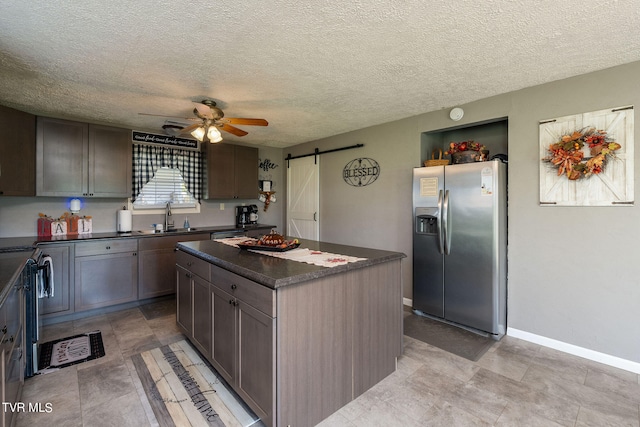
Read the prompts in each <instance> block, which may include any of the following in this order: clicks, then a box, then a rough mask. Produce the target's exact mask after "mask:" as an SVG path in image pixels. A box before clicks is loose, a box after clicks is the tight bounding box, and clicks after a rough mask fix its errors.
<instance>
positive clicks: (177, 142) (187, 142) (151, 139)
mask: <svg viewBox="0 0 640 427" xmlns="http://www.w3.org/2000/svg"><path fill="white" fill-rule="evenodd" d="M131 139H132V140H133V142H144V143H149V144H160V145H168V146H171V147H180V148H198V141H196V140H194V139H187V138H177V137H175V136H169V135H160V134H156V133H149V132H139V131H137V130H134V131H132V136H131Z"/></svg>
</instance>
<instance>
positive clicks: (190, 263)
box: [176, 251, 211, 281]
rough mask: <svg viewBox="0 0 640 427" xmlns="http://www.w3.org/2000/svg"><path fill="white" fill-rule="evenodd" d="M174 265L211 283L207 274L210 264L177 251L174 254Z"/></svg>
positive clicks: (208, 273) (209, 275)
mask: <svg viewBox="0 0 640 427" xmlns="http://www.w3.org/2000/svg"><path fill="white" fill-rule="evenodd" d="M176 263H177V264H178V265H179V266H181V267H183V268H185V269H187V270H189V271H190V272H192V273H194V274H197V275H198V276H200V277H202V278H203V279H205V280H206V281H211V274H210V272H209V267H210V266H211V264H209V263H208V262H206V261H204V260H201V259H200V258H198V257H195V256H193V255H190V254H188V253H185V252H182V251H178V252H177V254H176Z"/></svg>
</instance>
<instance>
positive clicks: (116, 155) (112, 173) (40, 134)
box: [36, 117, 132, 197]
mask: <svg viewBox="0 0 640 427" xmlns="http://www.w3.org/2000/svg"><path fill="white" fill-rule="evenodd" d="M36 141H37V156H36V164H37V168H36V171H37V173H36V195H38V196H85V197H129V196H130V195H131V169H132V166H131V156H132V151H131V136H130V131H129V130H127V129H120V128H114V127H109V126H100V125H93V124H87V123H80V122H73V121H69V120H60V119H53V118H49V117H38V125H37V137H36Z"/></svg>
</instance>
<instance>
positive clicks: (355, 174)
mask: <svg viewBox="0 0 640 427" xmlns="http://www.w3.org/2000/svg"><path fill="white" fill-rule="evenodd" d="M379 176H380V165H379V164H378V162H376V161H375V160H373V159H369V158H367V157H362V158H360V159H353V160H351V161H350V162H349V163H347V164H346V166H345V167H344V169H343V171H342V177H343V178H344V181H345V182H346V183H347V184H349V185H353V186H354V187H364V186H365V185H369V184H371V183H373V182H374V181H375V180H376V179H378V177H379Z"/></svg>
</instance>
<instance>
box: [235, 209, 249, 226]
mask: <svg viewBox="0 0 640 427" xmlns="http://www.w3.org/2000/svg"><path fill="white" fill-rule="evenodd" d="M249 213H250V208H249V206H236V227H244V226H246V225H248V224H249Z"/></svg>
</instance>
